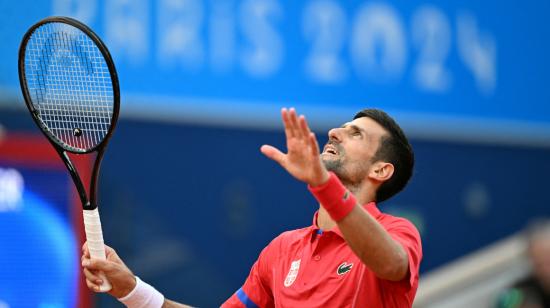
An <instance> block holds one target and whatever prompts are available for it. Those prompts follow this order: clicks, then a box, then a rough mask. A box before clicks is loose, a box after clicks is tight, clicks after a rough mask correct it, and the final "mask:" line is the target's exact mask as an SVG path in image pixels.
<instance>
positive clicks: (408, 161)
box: [353, 109, 414, 202]
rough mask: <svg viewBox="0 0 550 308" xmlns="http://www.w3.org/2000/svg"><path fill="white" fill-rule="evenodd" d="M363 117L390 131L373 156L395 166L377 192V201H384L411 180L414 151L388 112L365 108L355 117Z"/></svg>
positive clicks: (382, 139)
mask: <svg viewBox="0 0 550 308" xmlns="http://www.w3.org/2000/svg"><path fill="white" fill-rule="evenodd" d="M363 117H368V118H371V119H372V120H374V121H375V122H376V123H378V124H379V125H380V126H382V127H383V128H384V129H385V130H386V131H387V133H388V135H386V136H383V137H381V138H380V145H379V147H378V150H377V151H376V153H375V154H374V157H373V158H372V161H373V162H376V161H380V160H381V161H385V162H389V163H391V164H392V165H393V166H394V173H393V175H392V177H391V178H390V179H389V180H387V181H386V182H384V183H382V185H380V187H379V188H378V191H377V192H376V202H382V201H384V200H387V199H389V198H391V197H392V196H394V195H395V194H397V193H398V192H400V191H401V190H402V189H403V188H405V186H406V185H407V183H408V182H409V179H410V178H411V176H412V173H413V168H414V153H413V150H412V147H411V145H410V143H409V140H408V139H407V137H406V136H405V133H403V130H402V129H401V127H399V125H398V124H397V123H396V122H395V120H394V119H392V118H391V117H390V116H389V115H388V114H387V113H385V112H384V111H382V110H379V109H364V110H361V111H359V112H358V113H357V114H356V115H355V117H353V119H354V120H355V119H357V118H363Z"/></svg>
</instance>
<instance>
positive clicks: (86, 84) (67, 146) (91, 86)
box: [18, 16, 120, 153]
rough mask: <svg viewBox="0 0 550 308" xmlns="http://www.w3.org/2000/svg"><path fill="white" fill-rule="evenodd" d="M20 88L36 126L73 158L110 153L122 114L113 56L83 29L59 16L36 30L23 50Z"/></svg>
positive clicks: (24, 41) (27, 37)
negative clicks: (109, 144)
mask: <svg viewBox="0 0 550 308" xmlns="http://www.w3.org/2000/svg"><path fill="white" fill-rule="evenodd" d="M18 62H19V63H18V66H19V82H20V85H21V90H22V93H23V96H24V99H25V104H26V105H27V108H28V109H29V111H30V113H31V115H32V117H33V119H34V121H35V122H36V124H37V125H38V126H39V127H40V129H41V130H42V132H43V133H44V134H45V135H46V136H47V137H48V139H49V140H50V141H52V142H53V143H54V144H55V145H57V146H59V147H60V148H62V149H63V150H65V151H68V152H72V153H89V152H93V151H95V150H96V149H98V148H100V147H104V145H106V143H107V142H108V141H109V139H110V137H111V135H112V132H113V131H114V129H115V126H116V123H117V120H118V114H119V109H120V90H119V83H118V76H117V73H116V69H115V65H114V63H113V60H112V57H111V54H110V53H109V50H108V49H107V47H105V44H104V43H103V42H102V41H101V39H100V38H99V37H98V36H97V35H96V34H95V33H94V32H93V31H92V30H91V29H90V28H89V27H87V26H86V25H84V24H83V23H81V22H79V21H77V20H75V19H72V18H69V17H61V16H54V17H48V18H46V19H43V20H41V21H39V22H38V23H36V24H35V25H33V26H32V27H31V28H30V29H29V30H28V31H27V32H26V33H25V35H24V36H23V39H22V41H21V45H20V47H19V61H18Z"/></svg>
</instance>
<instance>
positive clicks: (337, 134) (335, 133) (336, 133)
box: [328, 128, 342, 142]
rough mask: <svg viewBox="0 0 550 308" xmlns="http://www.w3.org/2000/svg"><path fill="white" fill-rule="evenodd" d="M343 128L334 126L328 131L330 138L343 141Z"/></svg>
mask: <svg viewBox="0 0 550 308" xmlns="http://www.w3.org/2000/svg"><path fill="white" fill-rule="evenodd" d="M341 131H342V129H341V128H333V129H331V130H329V131H328V139H329V140H331V141H335V142H341V141H342V132H341Z"/></svg>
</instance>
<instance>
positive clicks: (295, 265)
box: [285, 259, 301, 288]
mask: <svg viewBox="0 0 550 308" xmlns="http://www.w3.org/2000/svg"><path fill="white" fill-rule="evenodd" d="M300 261H301V259H300V260H297V261H292V264H290V270H289V271H288V274H287V275H286V278H285V287H287V288H288V287H290V286H291V285H292V284H293V283H294V280H296V276H298V270H299V269H300Z"/></svg>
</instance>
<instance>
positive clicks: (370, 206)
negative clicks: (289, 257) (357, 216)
mask: <svg viewBox="0 0 550 308" xmlns="http://www.w3.org/2000/svg"><path fill="white" fill-rule="evenodd" d="M363 208H364V209H365V210H366V211H367V212H368V213H369V214H370V215H371V216H372V217H374V218H375V219H378V217H379V216H380V214H382V212H380V210H379V209H378V207H377V206H376V202H374V201H373V202H369V203H367V204H365V205H363ZM317 216H319V211H316V212H315V214H314V215H313V225H312V226H311V227H312V230H313V231H314V232H318V230H320V228H319V227H318V226H317ZM326 231H329V232H334V233H336V234H338V235H339V236H340V237H342V238H343V237H344V236H343V235H342V232H341V231H340V228H338V226H334V228H332V229H331V230H323V232H326Z"/></svg>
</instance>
